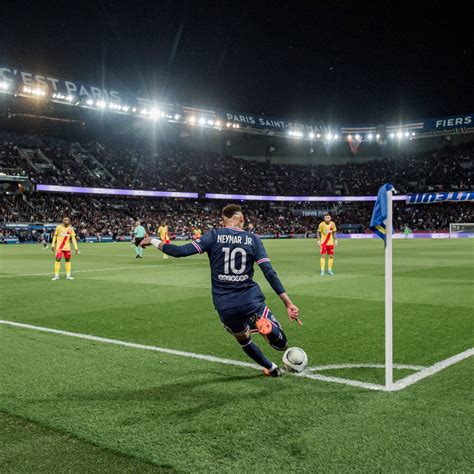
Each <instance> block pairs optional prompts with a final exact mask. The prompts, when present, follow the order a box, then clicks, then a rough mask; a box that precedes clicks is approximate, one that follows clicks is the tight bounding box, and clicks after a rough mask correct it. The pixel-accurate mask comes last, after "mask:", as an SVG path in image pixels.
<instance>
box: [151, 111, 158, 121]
mask: <svg viewBox="0 0 474 474" xmlns="http://www.w3.org/2000/svg"><path fill="white" fill-rule="evenodd" d="M150 117H151V118H152V119H153V120H156V119H158V118H159V117H160V111H159V110H158V109H151V110H150Z"/></svg>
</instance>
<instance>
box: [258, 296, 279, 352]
mask: <svg viewBox="0 0 474 474" xmlns="http://www.w3.org/2000/svg"><path fill="white" fill-rule="evenodd" d="M250 329H251V331H258V332H259V333H260V334H261V335H262V336H263V338H264V339H265V340H266V341H267V342H268V344H270V345H271V346H272V347H273V349H276V350H277V351H285V350H286V349H287V348H288V339H287V337H286V334H285V333H284V332H283V329H282V327H281V324H280V323H279V321H278V320H277V318H275V316H274V315H273V313H272V312H271V311H270V309H269V308H268V306H267V305H266V304H265V303H263V304H261V305H259V307H258V309H257V310H256V311H255V314H254V316H253V317H252V318H251V320H250Z"/></svg>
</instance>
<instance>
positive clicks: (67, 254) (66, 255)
mask: <svg viewBox="0 0 474 474" xmlns="http://www.w3.org/2000/svg"><path fill="white" fill-rule="evenodd" d="M64 258H65V260H66V264H65V266H66V280H74V277H72V276H71V252H69V251H67V252H64Z"/></svg>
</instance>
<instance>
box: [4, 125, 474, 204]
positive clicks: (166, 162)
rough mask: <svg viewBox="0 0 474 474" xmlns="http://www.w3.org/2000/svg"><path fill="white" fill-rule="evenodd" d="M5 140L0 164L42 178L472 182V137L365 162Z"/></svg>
mask: <svg viewBox="0 0 474 474" xmlns="http://www.w3.org/2000/svg"><path fill="white" fill-rule="evenodd" d="M0 143H1V144H0V171H2V170H5V171H6V172H12V171H15V172H16V173H20V174H24V175H27V176H29V177H30V178H31V179H32V180H34V181H36V182H37V183H38V182H41V183H43V184H62V185H74V186H95V187H105V188H128V189H149V190H162V191H190V192H201V193H204V192H214V193H234V194H264V195H270V194H277V195H300V196H301V195H328V194H329V195H332V194H341V195H371V194H374V193H376V191H377V188H378V186H379V185H380V183H381V182H384V181H388V182H393V183H396V184H397V188H398V190H399V192H401V193H407V192H418V191H420V189H422V190H424V191H429V190H440V191H442V190H449V191H453V190H467V189H469V190H470V189H472V187H473V171H474V167H473V160H472V157H473V155H474V146H473V144H466V145H461V146H457V147H449V148H446V149H441V150H437V151H434V152H429V153H428V152H427V153H423V154H417V155H403V156H397V157H393V158H384V159H382V160H374V161H370V162H364V163H357V162H355V161H352V162H350V163H346V164H343V165H312V166H301V165H292V164H284V165H283V164H272V163H267V162H256V161H250V160H247V159H243V158H236V157H232V156H228V155H216V154H213V153H199V152H193V151H189V150H184V149H181V150H179V149H174V148H169V147H166V146H164V145H161V148H160V149H159V150H144V149H139V148H129V149H126V148H121V147H115V146H112V145H111V146H108V147H103V146H99V145H98V144H97V143H95V144H89V145H87V146H86V145H80V146H79V150H78V147H77V144H72V143H69V142H66V141H64V140H60V139H51V138H45V137H40V136H38V135H14V134H5V133H4V134H3V135H2V134H0ZM19 148H30V149H32V150H41V153H42V155H43V156H46V157H47V159H48V160H49V161H50V162H51V165H48V164H45V162H44V160H43V161H42V162H41V160H38V162H37V164H39V166H36V169H34V168H33V167H32V166H31V164H30V163H29V162H28V161H27V160H26V159H23V158H22V157H21V156H20V153H19V150H18V149H19ZM81 150H82V151H81ZM30 161H31V160H30ZM32 161H33V162H34V155H33V160H32Z"/></svg>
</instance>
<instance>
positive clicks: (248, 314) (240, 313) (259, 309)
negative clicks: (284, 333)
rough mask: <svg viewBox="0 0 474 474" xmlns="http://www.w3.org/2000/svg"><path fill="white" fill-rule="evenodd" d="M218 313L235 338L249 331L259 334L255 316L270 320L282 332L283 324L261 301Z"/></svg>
mask: <svg viewBox="0 0 474 474" xmlns="http://www.w3.org/2000/svg"><path fill="white" fill-rule="evenodd" d="M218 313H219V317H220V318H221V321H222V323H223V324H224V327H225V328H226V329H227V331H229V332H230V333H231V334H233V335H234V336H239V335H240V334H243V333H245V332H246V331H247V330H248V329H250V331H251V332H258V329H257V328H256V327H255V316H260V317H263V318H266V319H268V320H269V321H270V322H271V323H272V325H273V326H274V327H275V328H277V329H279V330H280V331H281V324H280V323H279V322H278V320H277V319H276V318H275V316H273V314H272V312H271V311H270V309H269V308H268V306H267V305H266V304H265V303H264V302H261V301H259V302H256V303H250V304H247V305H244V306H238V307H237V308H230V309H226V310H220V311H218Z"/></svg>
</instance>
